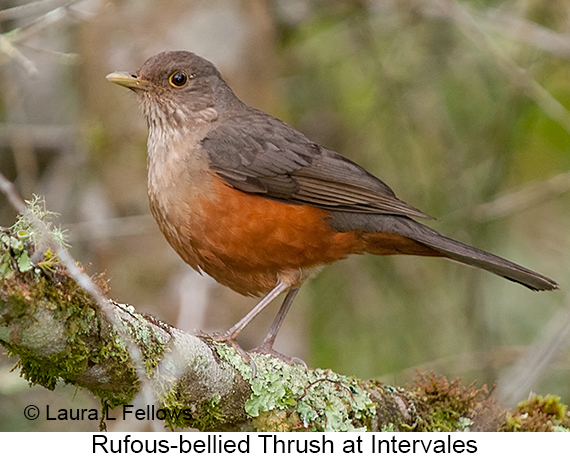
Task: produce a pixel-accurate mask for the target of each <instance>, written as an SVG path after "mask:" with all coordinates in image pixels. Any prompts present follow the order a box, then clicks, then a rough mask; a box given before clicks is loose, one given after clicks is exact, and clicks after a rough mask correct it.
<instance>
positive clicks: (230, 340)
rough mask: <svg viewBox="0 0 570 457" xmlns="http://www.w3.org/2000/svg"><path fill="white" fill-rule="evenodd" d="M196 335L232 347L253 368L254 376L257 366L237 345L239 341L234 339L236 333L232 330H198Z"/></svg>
mask: <svg viewBox="0 0 570 457" xmlns="http://www.w3.org/2000/svg"><path fill="white" fill-rule="evenodd" d="M196 336H199V337H201V338H207V339H209V340H212V341H216V342H217V343H225V344H227V345H228V346H230V347H232V348H234V349H235V351H236V352H237V353H238V354H239V356H240V357H241V358H242V360H243V361H244V362H245V363H247V364H248V365H249V366H251V369H252V370H253V377H254V378H255V375H256V373H257V366H256V365H255V362H254V361H253V360H252V358H251V357H250V355H249V354H248V353H247V351H246V350H245V349H243V348H242V347H241V346H240V345H239V343H238V342H237V339H236V338H237V335H235V334H234V333H232V332H223V333H217V332H215V333H205V332H203V331H201V330H200V331H198V332H196Z"/></svg>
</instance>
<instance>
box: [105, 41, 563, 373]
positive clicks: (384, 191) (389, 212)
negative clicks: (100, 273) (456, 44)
mask: <svg viewBox="0 0 570 457" xmlns="http://www.w3.org/2000/svg"><path fill="white" fill-rule="evenodd" d="M107 79H108V80H109V81H111V82H113V83H116V84H118V85H120V86H124V87H126V88H128V89H130V90H132V91H133V92H134V93H135V94H136V96H137V98H138V102H139V104H140V107H141V109H142V112H143V114H144V117H145V119H146V122H147V125H148V141H147V175H148V176H147V181H148V182H147V184H148V197H149V205H150V210H151V213H152V215H153V216H154V218H155V220H156V222H157V224H158V227H159V228H160V230H161V231H162V233H163V234H164V236H165V237H166V240H167V241H168V243H169V244H170V245H171V246H172V248H174V250H175V251H176V252H177V253H178V254H179V255H180V257H181V258H182V259H183V260H184V261H185V262H186V263H187V264H188V265H190V266H191V267H192V268H193V269H195V270H197V271H198V272H200V273H206V274H208V275H210V276H211V277H213V278H214V279H215V280H216V281H217V282H218V283H220V284H223V285H225V286H227V287H229V288H231V289H233V290H234V291H236V292H238V293H240V294H243V295H248V296H258V297H259V296H261V297H262V298H261V299H260V300H259V302H257V304H256V305H255V306H254V307H253V308H252V309H251V311H249V312H248V313H247V314H246V315H245V316H244V317H243V318H242V319H241V320H239V321H238V322H237V323H236V324H235V325H234V326H232V327H231V328H230V329H228V330H227V331H225V332H221V333H215V334H212V335H210V337H211V338H212V339H213V340H215V341H222V342H226V343H228V344H229V345H231V346H233V347H234V348H235V349H236V350H237V351H238V352H239V353H240V354H241V355H242V357H243V358H244V360H251V359H250V358H249V352H251V351H255V352H260V353H264V354H271V355H274V356H276V357H279V358H281V359H283V360H285V361H288V362H291V361H294V358H292V357H288V356H286V355H284V354H281V353H279V352H277V351H276V350H275V349H274V348H273V345H274V342H275V338H276V336H277V334H278V332H279V329H280V327H281V324H282V323H283V320H284V319H285V316H286V314H287V312H288V311H289V309H290V307H291V305H292V303H293V301H294V299H295V296H296V295H297V292H298V291H299V288H300V287H301V285H302V284H303V283H304V282H305V281H306V280H307V279H309V278H311V277H313V276H315V275H316V274H317V273H318V272H319V271H320V270H321V269H322V268H323V267H325V266H326V265H328V264H331V263H333V262H336V261H338V260H341V259H343V258H345V257H347V256H349V255H351V254H364V253H370V254H376V255H394V254H404V255H416V256H431V257H444V258H447V259H451V260H454V261H457V262H460V263H463V264H466V265H470V266H473V267H477V268H481V269H483V270H487V271H489V272H491V273H494V274H496V275H499V276H502V277H503V278H506V279H508V280H511V281H514V282H516V283H519V284H522V285H524V286H526V287H528V288H529V289H531V290H535V291H541V290H554V289H557V288H558V285H557V283H556V282H555V281H553V280H552V279H549V278H547V277H546V276H543V275H541V274H539V273H536V272H534V271H532V270H529V269H527V268H525V267H522V266H520V265H517V264H516V263H513V262H511V261H509V260H506V259H503V258H501V257H498V256H496V255H494V254H491V253H488V252H485V251H483V250H480V249H477V248H475V247H471V246H469V245H467V244H465V243H462V242H460V241H456V240H454V239H451V238H449V237H447V236H444V235H442V234H440V233H439V232H437V231H435V230H433V229H432V228H429V227H428V226H426V225H424V224H422V223H420V222H418V221H416V219H433V218H432V217H431V216H429V215H427V214H426V213H424V212H422V211H421V210H419V209H417V208H415V207H413V206H411V205H409V204H407V203H405V202H404V201H402V200H400V199H399V198H397V197H396V195H395V193H394V192H393V190H392V189H391V188H390V187H389V186H388V185H387V184H385V183H384V182H383V181H381V180H380V179H379V178H377V177H376V176H374V175H373V174H371V173H370V172H368V171H367V170H365V169H364V168H363V167H361V166H360V165H358V164H356V163H355V162H353V161H352V160H350V159H348V158H346V157H344V156H343V155H341V154H339V153H337V152H335V151H332V150H330V149H327V148H326V147H324V146H321V145H319V144H317V143H315V142H313V141H311V140H309V139H308V138H307V137H306V136H305V135H304V134H303V133H301V132H299V131H298V130H296V129H295V128H293V127H292V126H290V125H288V124H287V123H285V122H283V121H281V120H279V119H277V118H275V117H273V116H271V115H269V114H266V113H264V112H262V111H260V110H257V109H255V108H252V107H250V106H248V105H246V104H245V103H243V102H242V101H241V100H240V99H239V98H238V97H237V96H236V95H235V94H234V92H233V91H232V89H231V88H230V87H229V85H228V84H227V83H226V82H225V81H224V79H223V78H222V75H221V74H220V72H219V71H218V70H217V68H216V67H215V65H214V64H213V63H211V62H210V61H208V60H206V59H204V58H202V57H200V56H198V55H197V54H195V53H192V52H188V51H167V52H162V53H160V54H157V55H155V56H153V57H150V58H149V59H148V60H147V61H146V62H145V63H144V64H143V65H142V66H141V67H140V69H139V70H137V71H136V72H134V73H130V72H113V73H111V74H109V75H107ZM285 292H286V294H285V298H284V300H283V302H282V305H281V307H280V308H279V311H278V312H277V315H276V317H275V319H274V321H273V323H272V324H271V326H270V329H269V331H268V333H267V335H266V336H265V338H264V339H263V340H262V342H261V344H260V345H259V346H258V347H257V348H255V349H253V350H251V351H245V350H243V349H242V348H241V347H240V345H239V344H238V342H237V337H238V335H239V334H240V332H241V331H242V330H243V329H244V328H245V327H246V326H247V325H248V324H249V323H250V322H251V320H252V319H253V318H254V317H256V316H257V315H258V314H259V313H260V312H261V311H262V310H263V309H264V308H265V307H266V306H267V305H268V304H269V303H271V302H272V301H273V300H275V299H276V298H277V297H278V296H279V295H281V294H282V293H285Z"/></svg>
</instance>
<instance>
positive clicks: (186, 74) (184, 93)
mask: <svg viewBox="0 0 570 457" xmlns="http://www.w3.org/2000/svg"><path fill="white" fill-rule="evenodd" d="M107 79H108V80H109V81H111V82H113V83H115V84H119V85H121V86H124V87H127V88H129V89H131V90H133V91H134V92H135V93H136V94H137V96H138V99H139V102H140V104H141V107H142V110H143V112H144V115H145V117H146V119H147V122H148V124H149V127H153V126H154V127H159V128H167V129H169V128H180V127H182V126H183V125H185V123H187V122H188V121H190V120H192V119H196V118H200V117H203V116H206V117H208V118H209V117H212V116H215V114H214V112H212V111H213V110H214V111H215V109H216V107H220V106H222V105H224V106H227V105H237V104H241V102H239V100H238V99H237V97H236V96H235V95H234V93H233V92H232V90H231V89H230V88H229V86H228V85H227V84H226V82H225V81H224V80H223V79H222V77H221V75H220V72H219V71H218V70H217V69H216V67H215V66H214V65H213V64H212V63H211V62H209V61H208V60H206V59H203V58H202V57H200V56H197V55H196V54H194V53H192V52H187V51H171V52H162V53H160V54H157V55H155V56H153V57H151V58H150V59H148V60H147V61H146V62H145V63H144V64H143V65H142V67H141V68H140V69H139V70H137V71H136V72H135V73H128V72H114V73H111V74H109V75H107Z"/></svg>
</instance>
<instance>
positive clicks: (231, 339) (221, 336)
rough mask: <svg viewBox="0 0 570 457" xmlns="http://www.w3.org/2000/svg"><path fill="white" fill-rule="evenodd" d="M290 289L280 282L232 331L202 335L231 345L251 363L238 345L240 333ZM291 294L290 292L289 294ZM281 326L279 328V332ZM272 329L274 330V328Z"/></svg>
mask: <svg viewBox="0 0 570 457" xmlns="http://www.w3.org/2000/svg"><path fill="white" fill-rule="evenodd" d="M288 287H289V286H288V285H286V284H284V283H283V282H281V281H279V282H278V283H277V285H276V286H275V287H274V288H273V289H272V290H271V291H270V292H269V293H268V294H267V295H266V296H265V297H263V298H262V299H261V300H260V301H259V302H258V303H257V305H255V306H254V307H253V308H252V309H251V311H250V312H249V313H247V314H246V315H245V316H244V317H243V318H242V319H241V320H240V321H239V322H238V323H237V324H235V325H234V326H233V327H231V328H230V329H228V330H227V331H225V332H223V333H214V334H212V335H202V336H207V337H209V338H211V339H213V340H214V341H219V342H223V343H227V344H229V345H230V346H232V347H233V348H234V349H235V350H236V351H237V352H238V353H239V354H240V355H241V357H242V359H244V360H245V361H246V362H251V358H250V357H249V355H248V354H247V352H245V351H244V350H243V349H242V348H241V346H240V345H239V344H238V342H237V341H236V340H237V337H238V335H239V334H240V332H241V331H242V330H243V329H244V328H245V327H246V326H247V325H248V324H249V323H250V322H251V321H252V320H253V319H254V318H255V316H257V315H258V314H259V313H260V312H261V311H262V310H263V309H264V308H265V307H266V306H267V305H269V303H271V302H272V301H273V300H275V298H277V296H278V295H279V294H281V293H282V292H285V291H286V290H287V288H288ZM290 293H291V292H289V294H290ZM289 294H288V295H287V297H288V296H289ZM293 297H295V294H293ZM280 312H281V311H280ZM286 312H287V310H285V313H286ZM282 320H283V319H281V321H282ZM279 326H281V324H280V323H279ZM279 326H278V327H277V330H279ZM272 328H273V326H272ZM274 338H275V337H274Z"/></svg>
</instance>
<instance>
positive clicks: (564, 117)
mask: <svg viewBox="0 0 570 457" xmlns="http://www.w3.org/2000/svg"><path fill="white" fill-rule="evenodd" d="M419 4H421V5H424V6H427V8H425V9H424V11H425V12H426V13H428V14H434V15H435V16H437V17H444V18H447V19H449V20H452V21H453V22H454V24H455V25H456V26H457V27H458V28H459V30H461V31H462V32H463V33H464V34H465V36H466V37H467V38H469V39H470V40H471V42H472V43H473V44H475V45H476V46H478V47H481V48H482V49H483V50H484V51H486V52H487V53H488V54H489V56H490V57H491V58H493V59H494V61H495V63H496V64H497V68H499V69H500V70H501V71H502V72H503V73H504V75H505V76H506V77H507V78H508V79H509V81H510V83H511V84H512V85H513V86H514V87H517V88H518V89H520V90H521V91H523V92H524V93H525V94H526V95H527V96H528V97H529V98H531V99H532V100H534V101H535V102H536V104H537V105H538V106H540V108H541V109H542V110H543V111H544V113H545V114H546V115H547V116H548V117H550V118H551V119H552V120H553V121H555V122H558V123H559V124H560V125H561V126H562V127H563V128H564V129H565V130H566V131H567V132H568V133H570V111H568V110H567V109H566V108H565V107H564V105H562V104H561V103H560V102H559V101H558V100H557V99H556V98H555V97H553V96H552V94H550V92H548V91H547V90H546V89H545V88H544V87H543V86H542V85H541V84H539V83H538V82H537V81H536V80H535V79H534V78H532V77H531V75H530V74H529V72H528V71H527V70H526V69H524V68H522V67H521V66H519V65H518V64H517V63H516V62H515V60H514V59H513V58H511V57H509V55H508V54H507V53H506V52H505V51H504V50H503V49H502V47H501V46H499V45H498V44H497V42H496V41H495V40H494V39H493V38H492V37H491V35H490V34H489V33H486V32H485V31H484V30H483V28H484V27H485V26H488V24H489V22H491V23H492V24H493V25H494V27H493V28H494V31H498V29H497V25H498V23H499V24H502V25H505V24H509V25H510V27H507V28H506V30H510V31H511V33H509V35H510V36H511V37H512V38H515V39H517V40H520V37H521V36H522V35H523V34H524V36H525V39H524V40H521V41H524V42H526V43H527V44H530V45H531V46H534V47H536V48H538V49H543V50H544V49H545V48H547V49H548V51H549V52H552V50H553V49H554V48H555V49H556V50H557V53H556V55H558V56H561V57H569V56H570V35H562V34H557V33H554V32H553V31H549V32H548V33H546V31H545V29H544V28H542V27H540V26H539V25H537V24H531V23H530V22H529V21H520V20H517V19H516V18H513V17H512V16H509V15H506V14H493V11H490V12H488V13H487V14H481V13H479V14H477V15H473V14H472V12H471V10H470V9H469V8H468V7H466V6H465V5H464V4H462V3H460V2H457V1H454V0H430V1H428V2H425V1H421V2H420V3H419ZM434 7H435V9H432V8H434ZM489 19H490V20H489ZM523 24H524V26H525V27H524V29H525V30H524V31H525V32H527V31H529V29H530V31H531V32H534V33H520V32H521V29H522V27H521V26H522V25H523ZM515 26H516V29H515ZM514 30H517V31H519V33H513V31H514ZM538 31H540V33H538ZM503 33H504V32H503ZM546 43H549V46H547V45H546Z"/></svg>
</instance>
